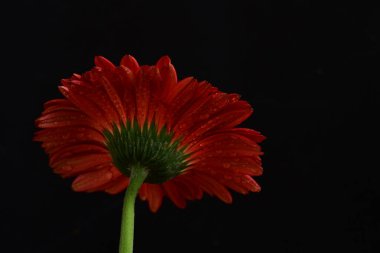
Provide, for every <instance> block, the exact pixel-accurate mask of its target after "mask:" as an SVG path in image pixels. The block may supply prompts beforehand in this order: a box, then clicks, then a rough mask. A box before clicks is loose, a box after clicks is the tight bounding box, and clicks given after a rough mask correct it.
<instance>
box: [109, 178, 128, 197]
mask: <svg viewBox="0 0 380 253" xmlns="http://www.w3.org/2000/svg"><path fill="white" fill-rule="evenodd" d="M128 185H129V178H127V177H125V176H124V175H121V176H119V178H118V179H116V180H115V181H114V182H112V185H111V186H109V187H107V188H106V189H105V191H106V192H107V193H109V194H117V193H120V192H122V191H124V190H125V189H126V188H127V187H128Z"/></svg>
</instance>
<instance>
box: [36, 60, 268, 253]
mask: <svg viewBox="0 0 380 253" xmlns="http://www.w3.org/2000/svg"><path fill="white" fill-rule="evenodd" d="M95 65H96V66H95V67H94V68H93V69H92V70H90V71H88V72H86V73H84V74H82V75H79V74H74V75H73V76H72V77H71V78H69V79H63V80H62V86H60V87H59V90H60V91H61V93H62V94H63V96H64V98H61V99H54V100H51V101H48V102H47V103H46V104H45V107H44V111H43V113H42V115H41V116H40V117H39V118H38V119H37V120H36V125H37V127H38V128H40V130H39V131H38V132H37V133H36V135H35V140H36V141H40V142H42V147H43V148H44V149H45V151H46V153H47V154H48V155H49V159H50V166H51V167H52V168H53V169H54V171H55V172H56V173H58V174H59V175H61V176H62V177H65V178H66V177H75V179H74V181H73V183H72V188H73V189H74V190H75V191H85V192H94V191H105V192H107V193H110V194H116V193H119V192H122V191H124V190H125V189H127V193H126V201H125V210H126V211H124V212H123V218H124V219H123V222H125V223H128V224H130V223H132V225H125V226H124V225H123V226H122V240H121V241H124V242H122V243H121V244H123V243H124V244H129V245H130V244H131V243H132V239H133V237H131V236H130V238H129V239H128V238H127V239H125V238H124V239H123V234H128V233H129V234H130V233H132V232H131V231H127V230H128V229H133V205H134V199H135V196H136V195H137V193H138V194H139V196H140V198H141V199H142V200H146V201H148V203H149V208H150V210H151V211H153V212H156V211H157V210H158V209H159V207H160V205H161V203H162V199H163V197H164V196H166V197H168V198H169V199H171V200H172V201H173V203H174V204H175V205H176V206H178V207H181V208H184V207H185V205H186V201H187V200H194V199H200V198H202V195H203V193H204V192H205V193H207V194H209V195H212V196H216V197H218V198H219V199H221V200H222V201H224V202H226V203H231V201H232V197H231V194H230V192H229V190H228V189H231V190H234V191H236V192H239V193H241V194H246V193H248V192H257V191H259V190H260V187H259V185H258V184H257V183H256V182H255V180H254V179H253V178H252V176H259V175H261V174H262V167H261V160H260V157H259V156H260V155H262V152H261V149H260V146H259V145H258V143H260V142H261V141H262V140H263V139H264V137H263V136H262V135H261V134H260V133H259V132H256V131H254V130H251V129H247V128H236V126H237V125H238V124H240V123H241V122H243V121H244V120H245V119H247V117H249V116H250V115H251V114H252V112H253V110H252V108H251V106H250V105H249V104H248V103H247V102H246V101H243V100H240V96H239V95H237V94H227V93H223V92H221V91H219V90H218V89H217V88H215V87H214V86H212V85H211V84H210V83H208V82H205V81H203V82H199V81H197V80H196V79H194V78H192V77H188V78H185V79H182V80H181V81H178V80H177V75H176V71H175V69H174V67H173V65H172V64H171V62H170V59H169V57H167V56H164V57H162V58H161V59H160V60H159V61H158V62H157V64H156V65H155V66H140V65H139V64H138V63H137V61H136V60H135V59H134V58H133V57H132V56H130V55H126V56H124V57H123V58H122V60H121V63H120V66H115V65H114V64H112V63H111V62H110V61H108V60H107V59H105V58H103V57H100V56H99V57H96V58H95ZM128 219H130V220H128ZM131 226H132V228H130V227H131ZM126 227H129V228H126ZM132 234H133V233H132ZM131 238H132V239H131ZM128 240H129V241H128ZM123 247H124V248H123ZM126 248H130V249H129V250H130V251H128V250H127V249H126ZM131 248H132V246H126V245H124V246H122V245H121V246H120V250H121V251H120V252H124V250H126V251H125V252H131Z"/></svg>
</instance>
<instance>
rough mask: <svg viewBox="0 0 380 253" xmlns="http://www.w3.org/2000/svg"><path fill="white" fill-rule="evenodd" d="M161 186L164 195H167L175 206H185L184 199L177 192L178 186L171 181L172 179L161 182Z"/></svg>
mask: <svg viewBox="0 0 380 253" xmlns="http://www.w3.org/2000/svg"><path fill="white" fill-rule="evenodd" d="M162 186H163V188H164V191H165V195H167V196H168V197H169V198H170V199H171V200H172V201H173V203H174V204H175V205H176V206H177V207H179V208H185V207H186V201H185V199H184V198H183V197H182V196H181V194H180V193H179V192H180V190H179V187H178V186H177V185H176V184H175V183H173V181H172V180H169V181H166V182H165V183H163V184H162Z"/></svg>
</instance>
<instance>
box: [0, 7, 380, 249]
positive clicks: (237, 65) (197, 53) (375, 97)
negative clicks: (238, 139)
mask: <svg viewBox="0 0 380 253" xmlns="http://www.w3.org/2000/svg"><path fill="white" fill-rule="evenodd" d="M327 2H328V3H323V2H321V1H307V0H304V1H302V0H297V1H296V0H293V1H279V2H278V3H277V2H275V1H264V0H255V1H246V2H243V1H241V2H238V1H208V2H206V1H185V2H181V1H173V2H165V1H143V0H141V1H94V0H93V1H88V2H87V1H76V2H69V1H63V0H62V1H57V0H50V1H47V0H44V1H15V2H14V3H12V4H9V3H8V4H2V12H3V14H2V15H1V18H2V19H3V20H2V22H1V26H2V39H1V41H2V43H5V45H4V46H2V48H1V49H2V50H1V51H2V52H1V54H2V61H3V62H2V65H3V67H2V72H3V73H2V79H1V107H0V110H1V111H0V112H1V128H2V129H1V134H0V158H1V174H0V179H1V183H0V187H1V202H0V203H1V204H0V219H1V224H0V229H1V230H0V232H1V237H0V238H1V239H0V240H1V243H0V251H1V252H30V253H31V252H36V253H39V252H41V253H43V252H53V253H55V252H57V253H58V252H70V253H76V252H81V253H90V252H94V253H95V252H107V253H111V252H117V248H118V239H119V224H120V213H121V206H122V196H121V195H118V196H108V195H106V194H103V193H94V194H84V193H74V192H72V191H71V189H70V182H71V180H62V179H61V178H59V176H57V175H54V174H53V173H52V171H51V169H50V168H49V167H48V161H47V156H46V155H45V154H44V152H43V150H42V149H41V148H40V145H39V144H38V143H33V142H32V141H31V139H32V136H33V132H34V131H35V128H34V124H33V121H34V119H35V118H36V117H38V115H39V114H40V112H41V111H42V104H43V103H44V102H45V101H47V100H49V99H53V98H56V97H60V96H61V95H60V94H59V92H58V90H57V86H58V85H59V82H60V79H61V78H65V77H68V76H70V75H71V74H72V73H73V72H76V73H81V72H84V71H86V70H88V69H89V68H91V67H92V66H93V56H94V55H103V56H105V57H106V58H109V59H110V60H112V61H113V62H115V63H118V61H119V60H120V59H121V57H122V56H123V55H124V54H126V53H129V54H132V55H134V56H135V57H136V58H137V60H138V61H139V62H140V63H142V64H149V65H151V64H154V63H155V62H156V61H157V59H158V58H159V57H160V56H162V55H165V54H167V55H169V56H170V57H171V58H172V62H173V64H174V65H175V67H176V69H177V72H178V75H179V77H180V78H181V77H182V78H183V77H186V76H190V75H193V76H195V77H197V78H198V79H200V80H208V81H210V82H211V83H213V84H214V85H216V86H217V87H219V88H220V89H221V90H223V91H226V92H236V93H239V94H242V97H243V99H245V100H248V101H249V102H250V103H251V104H252V105H253V107H254V109H255V113H254V115H253V116H252V117H251V118H250V119H249V120H247V121H246V122H245V123H244V126H246V127H251V128H254V129H257V130H259V131H261V132H263V133H264V134H265V135H266V136H267V137H268V139H267V140H266V141H265V142H264V143H263V148H264V152H265V156H264V157H263V161H264V169H265V171H264V175H263V176H262V177H260V178H258V179H257V180H258V182H259V183H260V184H261V185H262V188H263V190H262V192H261V193H258V194H250V195H248V196H239V195H238V194H234V203H233V204H232V205H225V204H223V203H222V202H220V201H219V200H217V199H214V198H210V197H205V198H204V199H203V200H202V201H197V202H191V203H189V204H188V207H187V208H186V209H184V210H181V209H178V208H176V207H174V205H173V204H172V203H171V202H170V201H168V200H165V201H164V204H163V206H162V208H161V209H160V210H159V212H158V213H156V214H152V213H150V212H149V210H148V207H147V205H146V203H143V202H141V201H138V203H137V206H136V209H137V219H136V233H135V236H136V237H135V238H136V239H135V251H136V252H154V251H159V252H256V253H261V252H330V251H331V252H334V251H335V252H380V251H379V238H380V233H379V213H380V208H379V200H380V198H379V194H380V190H379V177H378V176H377V175H376V172H377V171H378V170H379V168H380V167H379V164H378V162H377V161H376V160H377V159H376V158H378V153H379V146H378V145H379V144H378V143H379V142H378V141H377V135H378V133H377V132H378V130H379V125H378V124H377V123H376V120H377V118H378V117H379V111H378V110H377V108H376V107H379V84H380V82H379V77H378V76H379V64H378V63H379V41H380V38H379V30H380V27H379V26H378V25H377V24H378V23H379V21H380V20H379V16H380V15H379V13H380V12H379V9H378V8H376V7H375V6H372V5H370V4H366V3H365V1H355V3H352V4H349V3H347V2H342V3H338V2H334V1H327Z"/></svg>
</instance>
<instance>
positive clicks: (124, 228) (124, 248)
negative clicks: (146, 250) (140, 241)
mask: <svg viewBox="0 0 380 253" xmlns="http://www.w3.org/2000/svg"><path fill="white" fill-rule="evenodd" d="M147 176H148V171H147V170H145V169H144V168H143V167H141V166H140V165H137V166H134V167H133V168H132V169H131V177H130V180H131V181H130V182H129V186H128V188H127V191H126V192H125V196H124V205H123V214H122V219H121V232H120V245H119V253H133V230H134V225H135V224H134V223H135V199H136V196H137V193H138V191H139V189H140V187H141V185H142V184H143V183H144V180H145V178H146V177H147Z"/></svg>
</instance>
